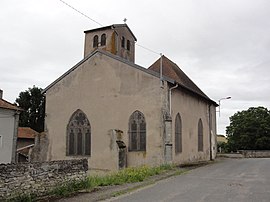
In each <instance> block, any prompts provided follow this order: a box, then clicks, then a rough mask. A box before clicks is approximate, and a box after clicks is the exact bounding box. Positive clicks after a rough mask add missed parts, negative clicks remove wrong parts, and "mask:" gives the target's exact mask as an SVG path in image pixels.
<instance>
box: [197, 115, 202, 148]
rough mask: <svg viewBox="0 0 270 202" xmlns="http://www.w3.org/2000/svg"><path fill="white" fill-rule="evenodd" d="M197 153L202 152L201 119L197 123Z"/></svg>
mask: <svg viewBox="0 0 270 202" xmlns="http://www.w3.org/2000/svg"><path fill="white" fill-rule="evenodd" d="M198 151H203V124H202V120H201V119H199V122H198Z"/></svg>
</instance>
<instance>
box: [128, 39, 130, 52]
mask: <svg viewBox="0 0 270 202" xmlns="http://www.w3.org/2000/svg"><path fill="white" fill-rule="evenodd" d="M127 50H129V51H130V40H127Z"/></svg>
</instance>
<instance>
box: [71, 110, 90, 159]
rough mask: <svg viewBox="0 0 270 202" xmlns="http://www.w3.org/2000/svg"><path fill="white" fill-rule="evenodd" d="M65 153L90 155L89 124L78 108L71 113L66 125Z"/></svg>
mask: <svg viewBox="0 0 270 202" xmlns="http://www.w3.org/2000/svg"><path fill="white" fill-rule="evenodd" d="M67 155H68V156H90V155H91V125H90V122H89V120H88V119H87V116H86V115H85V114H84V113H83V112H82V111H81V110H80V109H78V110H77V111H76V112H74V113H73V115H72V116H71V118H70V120H69V123H68V125H67Z"/></svg>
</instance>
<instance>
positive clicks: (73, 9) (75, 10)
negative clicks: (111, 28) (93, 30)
mask: <svg viewBox="0 0 270 202" xmlns="http://www.w3.org/2000/svg"><path fill="white" fill-rule="evenodd" d="M59 1H61V2H62V3H63V4H65V5H67V6H68V7H70V8H71V9H73V10H74V11H76V12H77V13H79V14H81V15H83V16H84V17H86V18H88V19H89V20H91V21H93V22H94V23H96V24H98V25H100V26H103V25H102V24H101V23H99V22H98V21H96V20H94V19H92V18H90V17H89V16H88V15H85V14H84V13H82V12H81V11H79V10H77V9H76V8H74V7H73V6H71V5H70V4H68V3H67V2H65V1H63V0H59Z"/></svg>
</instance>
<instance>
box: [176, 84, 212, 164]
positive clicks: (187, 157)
mask: <svg viewBox="0 0 270 202" xmlns="http://www.w3.org/2000/svg"><path fill="white" fill-rule="evenodd" d="M177 113H179V114H180V116H181V120H182V153H179V154H175V147H174V146H173V156H174V157H173V159H174V160H173V161H174V162H175V163H180V164H181V163H189V162H194V161H198V160H199V161H200V160H209V159H210V139H209V138H210V137H209V135H210V130H209V104H207V103H206V102H204V101H202V100H201V99H199V98H198V97H194V96H192V95H190V94H189V93H186V92H185V91H184V90H177V89H174V90H173V91H172V137H173V138H172V139H173V145H175V143H174V141H175V118H176V115H177ZM210 113H211V115H212V123H211V124H212V126H213V137H215V114H213V108H211V109H210ZM200 118H201V120H202V123H203V152H198V121H199V119H200ZM213 141H215V140H213Z"/></svg>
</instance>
